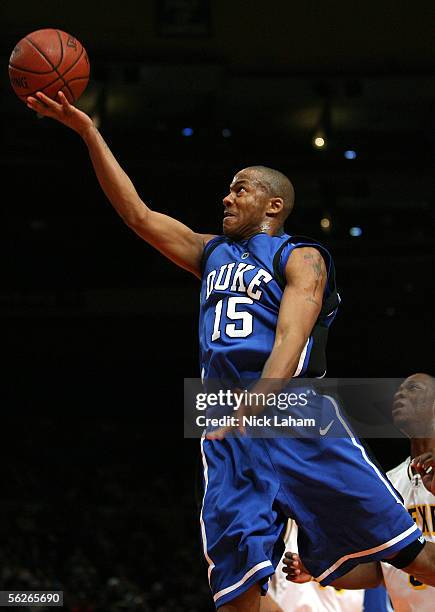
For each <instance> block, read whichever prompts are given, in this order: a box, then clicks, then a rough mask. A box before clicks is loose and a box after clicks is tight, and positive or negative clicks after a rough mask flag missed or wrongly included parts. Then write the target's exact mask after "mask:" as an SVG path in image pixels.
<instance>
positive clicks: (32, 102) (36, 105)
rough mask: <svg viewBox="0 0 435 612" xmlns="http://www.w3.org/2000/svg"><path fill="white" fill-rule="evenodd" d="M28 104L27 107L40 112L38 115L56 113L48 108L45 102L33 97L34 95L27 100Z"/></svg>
mask: <svg viewBox="0 0 435 612" xmlns="http://www.w3.org/2000/svg"><path fill="white" fill-rule="evenodd" d="M26 106H27V108H30V109H31V110H33V111H35V112H36V113H38V115H40V116H42V117H54V116H55V115H54V113H53V112H52V111H51V110H50V109H49V108H47V107H46V106H45V105H44V104H42V103H41V102H39V100H37V99H36V98H33V97H32V96H29V97H28V98H27V100H26Z"/></svg>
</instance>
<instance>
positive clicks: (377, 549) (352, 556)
mask: <svg viewBox="0 0 435 612" xmlns="http://www.w3.org/2000/svg"><path fill="white" fill-rule="evenodd" d="M416 529H417V525H415V524H414V525H412V527H409V529H407V530H406V531H404V532H403V533H400V534H399V535H397V536H396V537H395V538H393V539H391V540H388V542H384V544H380V545H379V546H375V547H374V548H367V549H366V550H360V551H359V552H356V553H351V554H350V555H344V557H341V559H339V560H338V561H336V562H335V563H334V565H331V567H329V568H328V569H327V570H325V571H324V572H323V574H320V576H317V577H316V578H315V580H316V581H317V582H321V581H322V580H324V579H325V578H326V577H327V576H329V575H330V574H332V572H335V570H336V569H337V568H338V567H340V565H342V564H343V563H344V562H345V561H347V560H348V559H355V558H357V557H365V556H366V555H374V554H375V553H377V552H380V551H381V550H386V549H387V548H389V547H390V546H393V544H396V543H397V542H400V541H401V540H404V539H405V538H407V537H408V536H409V535H410V534H411V533H412V532H413V531H415V530H416Z"/></svg>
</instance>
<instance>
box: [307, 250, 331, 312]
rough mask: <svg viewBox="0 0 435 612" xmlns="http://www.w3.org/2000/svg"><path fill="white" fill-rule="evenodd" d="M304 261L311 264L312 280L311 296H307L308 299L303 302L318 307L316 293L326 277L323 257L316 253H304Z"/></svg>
mask: <svg viewBox="0 0 435 612" xmlns="http://www.w3.org/2000/svg"><path fill="white" fill-rule="evenodd" d="M304 260H305V261H306V262H307V263H308V262H309V263H310V264H311V268H312V270H313V272H314V280H313V284H312V295H309V296H308V297H306V298H305V301H306V302H310V303H311V304H315V305H316V306H319V305H320V304H319V302H318V300H316V293H317V290H318V288H319V285H320V283H321V282H322V281H323V280H324V278H325V276H326V274H325V267H324V262H323V257H322V256H321V254H320V253H318V252H317V253H316V254H311V253H309V254H308V253H305V254H304Z"/></svg>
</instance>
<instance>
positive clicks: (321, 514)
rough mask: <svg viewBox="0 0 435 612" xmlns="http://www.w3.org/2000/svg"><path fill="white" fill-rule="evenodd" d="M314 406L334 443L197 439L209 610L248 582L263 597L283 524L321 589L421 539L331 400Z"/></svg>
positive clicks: (280, 546)
mask: <svg viewBox="0 0 435 612" xmlns="http://www.w3.org/2000/svg"><path fill="white" fill-rule="evenodd" d="M312 402H313V403H312V404H311V406H310V408H311V409H313V410H314V411H316V410H317V411H318V415H319V417H320V418H321V421H322V427H323V428H324V429H326V428H325V425H326V424H328V423H330V421H331V420H333V427H331V428H330V429H331V431H330V432H329V433H333V435H332V436H330V435H328V436H324V437H322V436H317V437H313V436H311V437H305V438H304V437H300V438H252V437H249V435H248V436H247V437H240V436H238V437H233V438H226V439H225V440H222V441H220V440H207V439H205V438H203V439H202V440H201V449H202V461H203V468H204V497H203V505H202V511H201V517H200V521H201V532H202V540H203V548H204V555H205V558H206V561H207V563H208V577H209V583H210V588H211V591H212V594H213V598H214V601H215V604H216V607H219V606H222V605H223V604H224V603H226V602H228V601H231V600H232V599H234V598H236V597H237V596H239V595H241V594H242V593H243V592H244V591H246V590H247V589H248V588H249V587H250V586H252V585H253V584H255V583H259V584H260V586H261V588H262V591H263V592H266V590H267V584H268V580H269V578H270V576H271V575H273V573H274V571H275V569H276V567H277V565H278V563H279V560H280V558H281V556H282V553H283V549H284V544H283V540H282V536H283V532H284V529H285V526H286V523H287V519H288V518H289V517H291V518H293V519H295V520H296V522H297V524H298V528H299V536H298V548H299V554H300V556H301V559H302V561H303V563H304V564H305V566H306V567H307V569H308V570H309V571H310V573H311V574H312V575H313V576H314V578H315V579H316V580H317V581H318V582H320V584H322V585H323V586H327V585H328V584H330V583H331V582H332V581H334V580H335V579H336V578H338V577H340V576H342V575H344V574H346V573H347V572H349V571H350V570H351V569H352V568H353V567H355V566H356V565H358V564H359V563H365V562H369V561H375V560H380V559H384V558H386V557H388V556H390V555H392V554H394V553H395V552H398V551H399V550H401V549H402V548H404V547H405V546H407V545H408V544H410V543H411V542H413V541H414V540H415V539H417V538H418V537H420V536H421V535H422V534H421V531H420V530H419V529H418V527H417V526H416V524H415V523H414V521H413V520H412V518H411V517H410V516H409V514H408V512H407V511H406V509H405V508H404V506H403V503H402V499H401V497H400V495H399V494H398V493H397V491H396V490H395V489H394V487H393V486H392V485H391V483H390V482H389V481H388V479H387V477H386V476H385V475H384V474H383V473H382V471H381V470H379V468H378V467H377V466H376V465H375V464H374V463H373V462H372V461H371V460H370V458H369V457H368V455H367V453H366V451H365V449H364V447H363V446H362V445H361V443H360V442H359V441H358V439H357V438H356V437H355V436H354V435H353V433H352V431H351V430H350V428H349V425H348V424H347V422H346V420H345V418H344V417H343V415H342V413H341V411H340V407H339V405H338V403H337V402H336V400H334V399H333V398H330V397H327V396H321V395H319V396H316V397H315V398H314V399H313V400H312ZM332 430H334V431H332Z"/></svg>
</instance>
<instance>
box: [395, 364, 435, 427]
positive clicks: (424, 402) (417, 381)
mask: <svg viewBox="0 0 435 612" xmlns="http://www.w3.org/2000/svg"><path fill="white" fill-rule="evenodd" d="M434 402H435V397H434V392H433V386H432V384H431V381H430V379H429V378H428V377H427V376H424V375H420V374H414V375H413V376H410V377H409V378H407V379H406V380H405V381H404V382H403V383H402V384H401V385H400V387H399V388H398V390H397V393H396V394H395V396H394V401H393V406H392V415H393V421H394V424H395V425H396V426H397V427H398V428H399V429H401V430H402V431H403V432H404V433H407V434H411V433H412V432H413V431H415V430H416V428H417V429H418V430H419V432H421V433H422V434H424V431H425V430H426V431H427V433H428V435H431V434H430V432H431V430H432V427H433V419H434V410H435V406H434Z"/></svg>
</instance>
